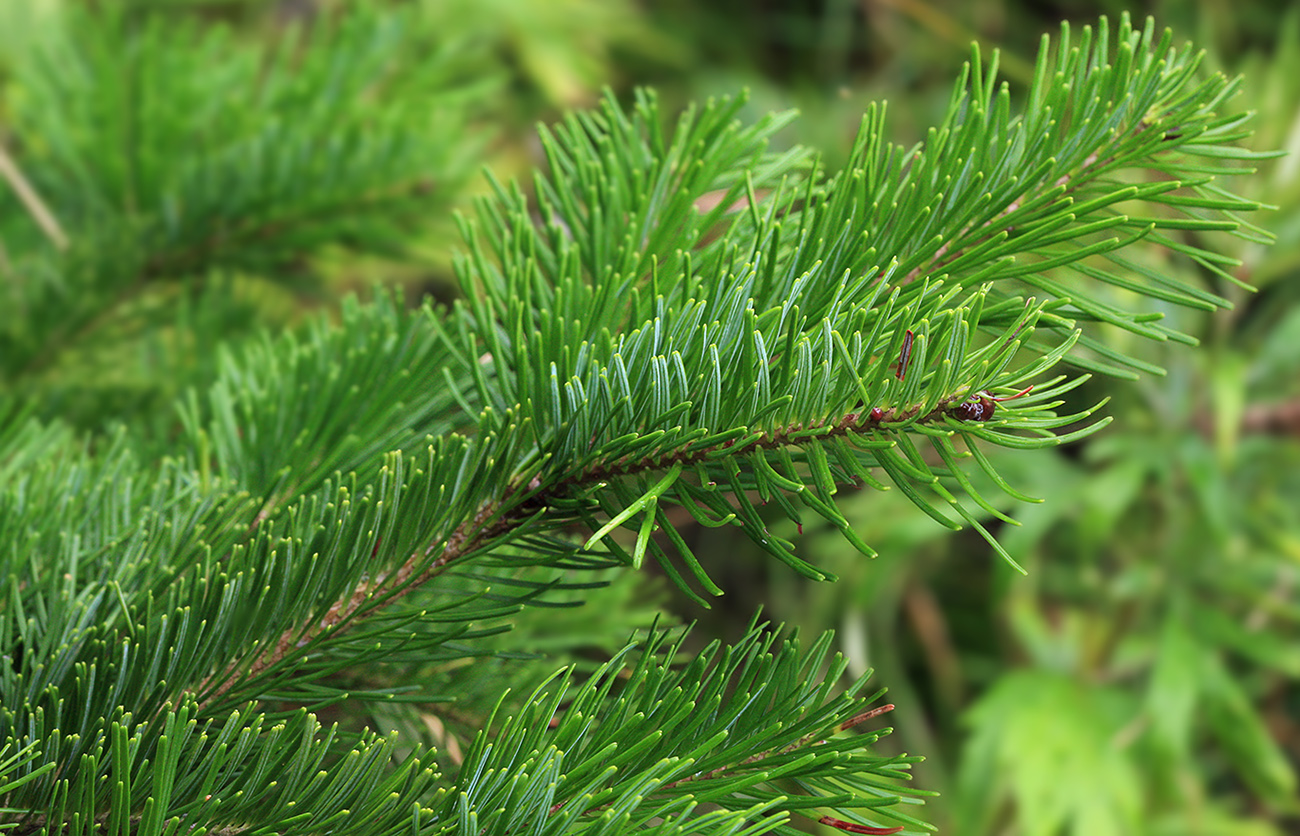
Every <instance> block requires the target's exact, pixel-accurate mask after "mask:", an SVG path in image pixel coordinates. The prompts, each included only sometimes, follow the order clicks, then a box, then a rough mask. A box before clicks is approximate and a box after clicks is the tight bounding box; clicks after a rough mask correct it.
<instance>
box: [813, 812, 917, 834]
mask: <svg viewBox="0 0 1300 836" xmlns="http://www.w3.org/2000/svg"><path fill="white" fill-rule="evenodd" d="M817 821H818V823H819V824H829V825H830V826H831V827H835V828H838V829H840V830H843V831H844V832H845V833H871V834H875V836H886V834H889V833H898V832H899V831H901V830H902V829H903V828H902V826H901V825H900V826H898V827H868V826H867V825H865V824H854V823H853V822H849V821H844V820H843V819H837V818H832V817H831V816H822V817H821V818H820V819H818V820H817Z"/></svg>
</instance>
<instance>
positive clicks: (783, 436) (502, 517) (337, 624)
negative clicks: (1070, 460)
mask: <svg viewBox="0 0 1300 836" xmlns="http://www.w3.org/2000/svg"><path fill="white" fill-rule="evenodd" d="M964 397H965V394H964V393H963V394H956V395H952V396H950V397H946V398H943V399H941V400H940V401H939V403H938V404H937V405H936V406H935V407H934V408H933V409H931V410H930V411H929V412H927V413H925V414H923V415H922V414H920V413H921V408H920V406H913V407H905V408H890V409H879V408H877V409H872V410H870V411H869V412H867V413H866V415H865V417H863V415H862V414H861V413H858V412H851V413H849V414H847V415H845V416H843V417H842V418H840V419H839V420H837V421H834V422H829V423H828V424H809V425H808V426H804V425H803V424H793V425H790V426H788V427H782V428H780V429H777V430H774V431H773V432H772V433H771V434H770V435H769V434H767V433H762V434H760V435H758V437H757V438H755V439H754V440H752V441H749V442H747V443H745V444H741V445H736V444H735V442H734V441H728V442H725V443H723V444H721V445H715V446H711V447H705V448H701V449H697V450H692V451H690V452H688V453H684V454H681V455H677V456H665V457H652V456H645V457H642V458H639V459H631V458H624V459H620V460H618V461H614V462H609V463H604V464H598V465H594V466H592V467H588V468H587V469H585V470H583V471H580V472H579V473H577V474H575V475H573V476H570V477H567V478H564V479H560V480H558V481H557V482H556V483H555V484H554V485H552V486H551V487H550V490H549V491H546V492H539V491H537V484H536V482H534V483H533V484H529V485H523V484H515V485H513V486H512V487H510V488H508V489H507V490H506V492H505V494H504V495H503V496H502V497H501V498H500V499H498V500H494V501H491V502H487V503H485V504H484V505H483V506H481V507H480V508H479V510H478V512H477V513H476V514H475V515H474V517H473V519H471V520H468V521H466V522H464V523H461V524H460V525H459V526H457V527H456V529H455V530H454V531H452V533H451V535H450V536H449V537H447V539H446V540H445V541H440V540H439V541H434V542H433V543H431V544H430V545H429V546H428V547H427V548H425V549H423V550H421V551H417V552H416V553H414V554H412V555H411V556H410V557H409V558H407V559H406V561H405V562H404V563H403V564H402V565H401V566H400V567H399V568H398V569H397V571H395V572H393V573H392V574H389V575H385V576H382V577H380V578H378V579H376V580H373V581H365V582H362V583H360V584H358V585H357V587H356V588H355V589H354V590H353V592H352V594H351V595H349V596H348V597H347V598H343V599H341V600H339V601H336V602H335V603H334V605H333V606H331V607H330V608H329V610H327V611H326V613H325V615H324V616H323V617H322V618H321V619H320V620H319V621H317V622H315V623H314V624H308V625H304V626H302V627H297V628H294V629H292V630H287V631H285V632H284V633H283V634H281V636H280V638H279V640H278V641H276V643H275V645H274V646H273V647H271V648H270V649H268V650H266V651H264V652H263V653H262V654H261V655H260V656H258V657H257V658H256V659H254V660H253V662H252V663H251V665H249V666H248V668H247V669H246V670H243V671H242V673H241V668H242V666H241V665H237V666H232V667H231V668H229V669H227V670H226V672H225V673H224V674H222V675H221V676H220V677H219V678H214V679H212V680H209V681H208V682H207V683H205V684H204V686H203V688H202V689H201V690H206V689H207V687H209V686H210V685H211V684H212V683H213V682H217V683H218V684H217V685H216V688H215V690H214V691H213V692H212V694H211V695H210V696H208V697H207V698H205V699H204V700H203V703H202V704H203V705H205V706H206V705H208V704H210V703H211V702H212V701H214V700H216V699H218V698H219V697H221V696H222V695H223V694H225V693H226V692H227V691H229V690H230V689H231V688H232V687H234V685H235V684H236V683H238V682H240V681H246V680H247V679H249V678H252V677H255V676H257V675H259V674H261V673H263V672H264V671H266V670H267V669H269V668H271V667H272V666H273V665H275V664H277V663H279V662H281V661H282V660H284V659H285V658H286V657H287V656H289V655H290V654H291V653H293V652H294V651H295V650H297V649H299V648H302V647H305V646H306V645H307V644H309V643H311V642H312V641H314V640H315V639H317V638H318V637H320V636H322V635H324V634H326V633H337V632H338V631H340V630H342V629H345V628H346V626H347V624H345V622H349V621H351V622H353V623H355V620H356V619H355V618H354V617H355V616H358V612H359V611H360V610H361V608H362V607H363V606H364V605H366V604H367V603H369V604H370V608H369V609H368V610H367V613H366V614H368V613H373V612H377V611H378V610H380V609H381V608H383V607H386V606H389V605H391V604H393V603H395V602H397V601H399V600H401V599H402V598H403V597H405V596H406V595H408V594H409V593H410V592H411V591H413V590H414V589H416V588H417V587H420V586H422V585H423V584H425V583H426V582H428V581H429V580H430V579H431V578H434V577H436V576H438V575H440V574H442V573H443V572H444V571H445V570H446V569H447V567H448V566H450V565H451V564H452V563H454V562H456V561H457V560H460V559H461V558H463V557H465V556H466V555H469V554H472V553H474V552H476V551H478V550H479V549H481V548H482V547H483V546H485V545H486V544H487V543H489V542H491V541H492V540H494V539H495V538H497V537H499V536H501V535H502V534H505V533H506V532H508V531H509V530H511V529H512V528H514V527H516V526H517V525H519V524H520V523H521V522H523V521H524V520H525V519H526V518H527V517H529V516H531V515H532V514H533V513H535V512H536V511H538V510H539V509H541V508H543V507H545V505H546V503H547V500H548V498H551V497H559V496H562V495H564V494H566V493H571V492H573V491H575V490H579V489H581V488H583V487H586V486H589V485H591V484H593V483H596V482H601V481H604V480H607V479H612V478H616V477H622V476H630V475H633V474H636V473H642V472H646V471H652V470H660V469H663V468H667V467H671V466H673V465H675V464H680V465H682V466H683V467H689V466H691V465H694V464H698V463H700V462H703V461H705V460H706V459H707V458H708V457H709V456H710V455H711V454H713V453H716V452H718V451H719V450H724V449H730V451H731V452H732V453H733V454H734V455H738V456H739V455H744V454H746V453H750V452H753V451H756V450H766V449H772V448H774V447H782V446H790V445H794V444H799V443H804V442H806V441H807V440H809V438H815V439H816V440H819V441H820V440H824V439H828V438H835V437H838V436H847V435H849V434H850V433H854V432H865V431H872V430H876V429H879V428H880V426H881V425H882V424H885V423H891V422H901V421H912V420H914V421H915V422H918V423H929V422H933V421H942V420H943V418H944V417H945V416H946V415H947V414H948V413H949V410H950V409H951V408H952V407H953V405H955V404H958V403H960V402H961V401H962V399H963V398H964ZM822 427H829V429H827V430H826V431H825V432H823V433H820V434H818V435H816V436H811V437H808V436H806V435H805V434H806V433H807V432H808V431H809V430H816V429H820V428H822ZM796 435H798V436H799V437H798V438H796V437H795V436H796ZM440 545H441V546H442V548H441V551H439V546H440ZM435 552H439V553H438V556H437V557H436V558H435V559H434V560H433V562H432V563H428V562H427V561H428V559H429V557H430V555H432V554H434V553H435ZM426 563H427V565H426ZM422 566H423V567H424V568H423V569H421V568H420V567H422ZM363 615H364V614H363Z"/></svg>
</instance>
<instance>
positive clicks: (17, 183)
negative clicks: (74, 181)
mask: <svg viewBox="0 0 1300 836" xmlns="http://www.w3.org/2000/svg"><path fill="white" fill-rule="evenodd" d="M0 177H4V179H5V181H6V182H7V183H8V184H9V187H10V188H11V189H13V190H14V194H16V195H17V196H18V200H19V201H21V202H22V204H23V207H24V208H25V209H26V210H27V211H28V213H29V214H30V215H31V216H32V220H34V221H36V225H37V226H39V227H40V228H41V232H44V233H45V237H47V238H49V239H50V242H51V243H53V244H54V246H55V247H56V248H58V249H59V250H66V249H67V248H68V236H67V234H66V233H64V231H63V227H61V226H59V222H58V220H57V219H56V218H55V217H54V213H53V212H51V211H50V210H49V207H47V206H46V205H45V202H44V201H42V200H41V197H40V195H38V194H37V193H36V190H35V189H33V188H32V185H31V183H28V182H27V178H26V177H24V176H23V173H22V171H21V170H19V168H18V164H17V163H15V162H14V160H13V158H12V157H10V156H9V152H8V151H6V150H5V148H4V146H3V145H0Z"/></svg>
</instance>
